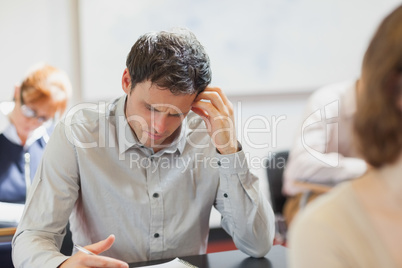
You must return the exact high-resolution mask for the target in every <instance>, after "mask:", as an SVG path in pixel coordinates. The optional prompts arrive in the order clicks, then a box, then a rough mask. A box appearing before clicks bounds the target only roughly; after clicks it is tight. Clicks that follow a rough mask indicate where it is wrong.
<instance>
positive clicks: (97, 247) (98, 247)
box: [85, 235, 115, 254]
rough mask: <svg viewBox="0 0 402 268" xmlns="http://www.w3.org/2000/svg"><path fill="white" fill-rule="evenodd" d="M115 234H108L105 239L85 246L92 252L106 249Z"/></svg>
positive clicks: (110, 244) (112, 241)
mask: <svg viewBox="0 0 402 268" xmlns="http://www.w3.org/2000/svg"><path fill="white" fill-rule="evenodd" d="M114 240H115V236H114V235H109V237H108V238H106V239H105V240H102V241H99V242H97V243H94V244H91V245H88V246H86V247H85V248H86V249H88V250H89V251H91V252H92V253H94V254H100V253H102V252H104V251H106V250H108V249H109V248H110V247H111V246H112V245H113V243H114Z"/></svg>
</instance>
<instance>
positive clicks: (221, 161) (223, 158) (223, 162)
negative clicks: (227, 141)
mask: <svg viewBox="0 0 402 268" xmlns="http://www.w3.org/2000/svg"><path fill="white" fill-rule="evenodd" d="M239 149H240V150H239V151H238V152H237V153H234V154H225V155H222V154H219V153H217V156H216V157H217V160H218V161H217V165H218V166H219V171H220V172H221V173H223V174H236V173H246V172H247V171H248V170H249V167H248V163H247V158H246V155H245V153H244V151H243V150H242V147H241V145H240V143H239Z"/></svg>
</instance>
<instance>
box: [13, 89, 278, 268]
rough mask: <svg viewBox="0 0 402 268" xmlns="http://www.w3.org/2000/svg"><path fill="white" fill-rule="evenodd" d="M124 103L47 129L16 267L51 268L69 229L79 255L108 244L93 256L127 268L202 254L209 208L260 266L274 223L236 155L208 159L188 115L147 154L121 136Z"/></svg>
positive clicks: (201, 132)
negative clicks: (167, 142)
mask: <svg viewBox="0 0 402 268" xmlns="http://www.w3.org/2000/svg"><path fill="white" fill-rule="evenodd" d="M125 100H126V97H125V96H124V97H121V98H120V99H117V100H115V101H114V102H112V103H108V104H105V105H100V106H99V107H98V108H97V109H92V108H88V109H85V110H80V111H78V112H76V113H75V115H74V116H73V117H67V118H66V119H65V120H64V122H61V123H60V124H59V125H58V126H57V127H56V128H55V130H54V132H53V135H52V136H51V138H50V141H49V143H48V145H47V146H46V150H45V153H44V156H43V161H42V164H41V167H40V168H39V169H38V172H37V174H36V177H35V180H34V184H33V186H32V191H31V192H30V194H29V196H28V200H27V204H26V210H25V212H24V214H23V216H22V219H21V222H20V224H19V226H18V229H17V232H16V235H15V237H14V239H13V261H14V264H15V265H16V267H57V266H58V265H60V263H62V262H63V261H64V260H65V259H66V258H67V257H66V256H63V255H62V254H60V253H59V252H58V247H60V245H61V242H62V239H63V235H64V228H65V226H66V224H67V221H68V220H70V224H71V231H72V234H73V241H74V243H77V244H79V245H83V246H85V245H88V244H92V243H95V242H98V241H100V240H102V239H105V238H106V237H107V236H108V235H110V234H115V236H116V241H115V243H114V244H113V246H112V247H111V248H110V249H109V250H107V251H106V252H105V253H104V254H102V255H106V256H110V257H114V258H118V259H121V260H123V261H126V262H137V261H144V260H154V259H161V258H170V257H176V256H185V255H194V254H203V253H205V252H206V248H207V240H208V232H209V215H210V212H211V207H212V206H215V207H216V208H217V210H218V211H219V212H220V213H221V214H222V226H223V228H224V229H225V230H226V231H227V232H228V233H229V234H230V235H231V236H232V237H233V240H234V242H235V244H236V246H237V247H238V248H239V249H240V250H242V251H243V252H245V253H247V254H249V255H251V256H254V257H261V256H264V255H265V254H266V253H267V252H268V251H269V249H270V247H271V246H272V242H273V237H274V215H273V212H272V209H271V207H270V205H269V203H268V200H267V199H266V198H264V195H263V194H262V193H261V191H260V189H259V185H258V178H257V177H255V176H253V175H252V174H251V173H250V170H249V168H248V165H247V163H246V161H245V155H244V152H243V151H240V152H238V153H236V154H231V155H220V154H219V153H217V151H216V149H215V147H214V146H213V145H212V143H211V138H210V137H209V135H208V134H207V131H206V129H205V125H204V123H203V120H202V119H201V118H200V117H199V116H198V115H196V114H195V113H190V114H189V115H188V116H187V118H186V119H185V121H183V124H182V127H181V134H180V136H179V137H178V139H176V140H175V141H174V142H173V143H172V145H171V146H170V147H169V148H165V149H163V150H161V151H159V152H157V153H153V151H152V150H151V149H149V148H146V147H143V146H142V145H141V144H140V143H139V142H138V141H137V138H136V136H135V135H134V134H133V131H132V130H131V128H130V127H129V125H128V123H127V120H126V117H125V115H124V104H125ZM70 214H71V216H70ZM69 216H70V218H69ZM45 264H46V266H45Z"/></svg>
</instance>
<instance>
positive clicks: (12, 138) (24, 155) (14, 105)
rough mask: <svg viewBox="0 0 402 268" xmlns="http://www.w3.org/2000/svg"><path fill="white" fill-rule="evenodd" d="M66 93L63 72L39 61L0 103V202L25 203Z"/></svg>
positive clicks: (65, 78)
mask: <svg viewBox="0 0 402 268" xmlns="http://www.w3.org/2000/svg"><path fill="white" fill-rule="evenodd" d="M70 96H71V83H70V81H69V78H68V77H67V75H66V74H65V73H64V72H63V71H61V70H59V69H57V68H55V67H53V66H50V65H47V64H44V63H40V64H37V65H35V66H34V67H32V68H31V69H30V70H29V72H28V73H27V74H26V76H25V77H24V78H23V81H22V83H21V84H19V85H17V86H15V90H14V100H13V102H2V103H0V202H6V203H24V202H25V198H26V193H27V192H28V190H29V186H30V184H31V181H32V179H33V177H34V175H35V172H36V169H37V167H38V164H39V162H40V160H41V157H42V153H43V150H44V147H45V145H46V143H47V140H48V139H49V135H50V132H51V129H52V123H53V122H54V121H55V119H56V118H57V117H58V116H60V115H61V114H63V112H64V111H65V109H66V106H67V102H68V100H69V98H70Z"/></svg>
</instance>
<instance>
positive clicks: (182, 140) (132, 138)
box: [115, 95, 187, 155]
mask: <svg viewBox="0 0 402 268" xmlns="http://www.w3.org/2000/svg"><path fill="white" fill-rule="evenodd" d="M126 100H127V95H124V96H123V97H121V98H120V99H119V100H118V102H117V104H116V113H115V117H116V133H117V140H118V144H119V153H120V154H123V153H125V152H126V151H127V150H128V149H130V148H144V146H143V145H142V144H141V143H140V141H139V140H138V138H137V136H136V135H135V134H134V131H133V130H132V129H131V127H130V125H129V124H128V121H127V118H126V114H125V111H124V109H125V103H126ZM186 133H187V118H185V119H184V120H183V122H182V124H181V130H180V135H179V136H178V137H177V138H176V139H175V140H174V141H173V142H172V144H171V145H170V146H169V147H166V148H164V149H162V150H160V151H159V152H158V153H157V155H162V154H163V153H175V152H176V151H179V153H180V154H181V153H182V152H183V150H184V147H185V145H186Z"/></svg>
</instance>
